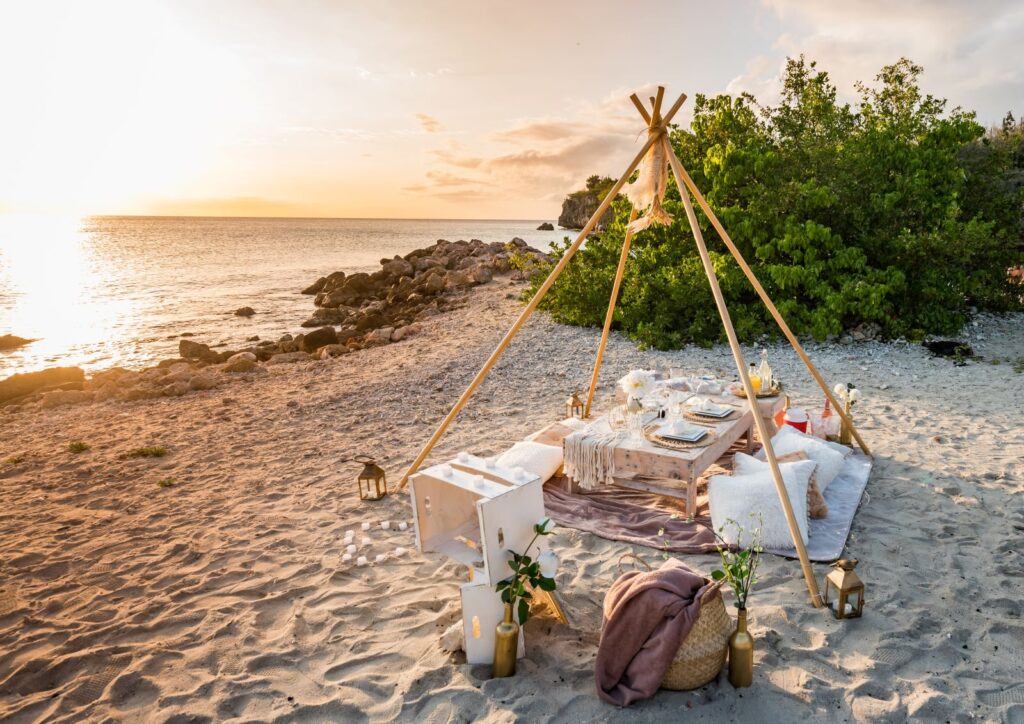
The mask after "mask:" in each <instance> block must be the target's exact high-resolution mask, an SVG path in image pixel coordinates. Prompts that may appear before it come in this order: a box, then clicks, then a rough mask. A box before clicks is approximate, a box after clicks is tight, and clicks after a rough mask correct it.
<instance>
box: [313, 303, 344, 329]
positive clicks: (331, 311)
mask: <svg viewBox="0 0 1024 724" xmlns="http://www.w3.org/2000/svg"><path fill="white" fill-rule="evenodd" d="M351 313H352V308H351V307H341V306H339V307H334V308H332V307H321V308H320V309H317V310H316V311H315V312H313V316H312V317H310V318H309V319H307V320H306V321H305V322H303V323H302V326H303V327H326V326H328V325H332V324H342V323H343V322H344V321H345V320H346V319H347V318H348V316H349V315H350V314H351Z"/></svg>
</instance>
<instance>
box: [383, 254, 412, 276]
mask: <svg viewBox="0 0 1024 724" xmlns="http://www.w3.org/2000/svg"><path fill="white" fill-rule="evenodd" d="M381 267H382V268H383V270H384V271H386V272H387V273H388V275H389V276H393V277H395V278H399V277H411V276H412V275H413V273H414V271H415V270H414V268H413V265H412V264H410V263H409V262H407V261H406V260H405V259H403V258H402V257H400V256H396V257H395V258H394V259H392V260H391V261H388V262H384V263H383V264H382V265H381Z"/></svg>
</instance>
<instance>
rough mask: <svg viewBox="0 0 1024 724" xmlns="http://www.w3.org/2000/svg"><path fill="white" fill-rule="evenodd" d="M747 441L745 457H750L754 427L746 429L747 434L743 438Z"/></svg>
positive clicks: (752, 449)
mask: <svg viewBox="0 0 1024 724" xmlns="http://www.w3.org/2000/svg"><path fill="white" fill-rule="evenodd" d="M744 437H745V438H746V440H747V455H751V454H753V452H754V427H753V425H751V426H750V427H748V428H747V433H746V435H745V436H744Z"/></svg>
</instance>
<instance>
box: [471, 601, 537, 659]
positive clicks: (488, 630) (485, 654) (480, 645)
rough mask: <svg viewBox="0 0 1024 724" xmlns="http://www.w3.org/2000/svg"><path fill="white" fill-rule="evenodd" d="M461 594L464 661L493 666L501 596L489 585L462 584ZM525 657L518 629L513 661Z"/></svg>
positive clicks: (503, 608) (524, 647)
mask: <svg viewBox="0 0 1024 724" xmlns="http://www.w3.org/2000/svg"><path fill="white" fill-rule="evenodd" d="M460 593H461V594H462V632H463V641H464V646H463V648H464V650H465V652H466V661H467V662H469V663H470V664H492V663H494V634H495V629H496V628H497V626H498V624H499V623H501V621H502V619H503V618H504V616H505V604H504V603H502V602H501V594H499V593H498V592H497V591H495V590H494V586H493V585H491V584H490V583H483V582H476V581H474V582H470V583H463V584H462V588H461V591H460ZM524 656H526V643H525V639H524V638H523V629H522V627H520V629H519V646H518V648H517V650H516V658H517V659H521V658H523V657H524Z"/></svg>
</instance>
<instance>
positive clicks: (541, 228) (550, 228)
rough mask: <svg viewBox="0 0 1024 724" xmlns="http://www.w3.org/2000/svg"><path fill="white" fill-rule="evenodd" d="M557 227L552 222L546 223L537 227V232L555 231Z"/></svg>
mask: <svg viewBox="0 0 1024 724" xmlns="http://www.w3.org/2000/svg"><path fill="white" fill-rule="evenodd" d="M554 230H555V225H554V224H552V223H551V222H550V221H545V222H544V223H543V224H541V225H540V226H538V227H537V231H554Z"/></svg>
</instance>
